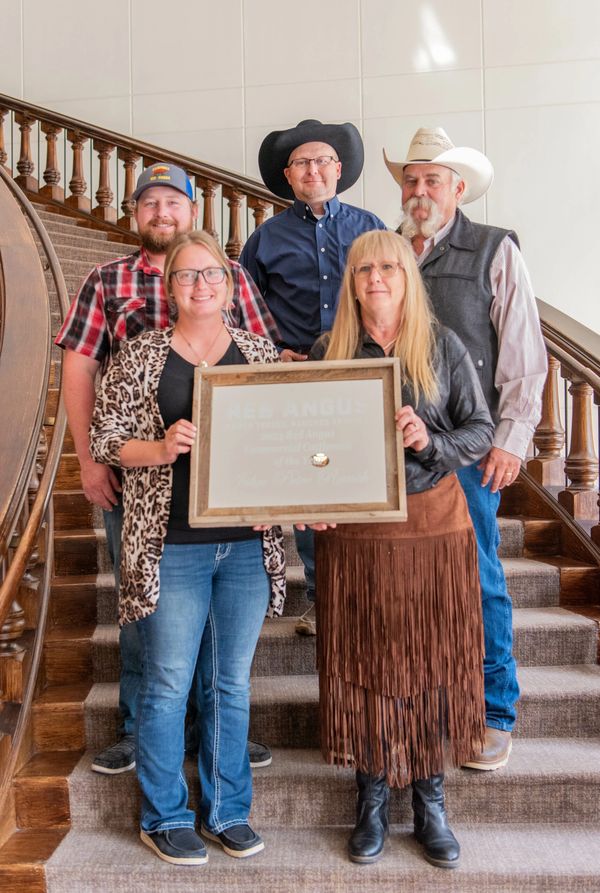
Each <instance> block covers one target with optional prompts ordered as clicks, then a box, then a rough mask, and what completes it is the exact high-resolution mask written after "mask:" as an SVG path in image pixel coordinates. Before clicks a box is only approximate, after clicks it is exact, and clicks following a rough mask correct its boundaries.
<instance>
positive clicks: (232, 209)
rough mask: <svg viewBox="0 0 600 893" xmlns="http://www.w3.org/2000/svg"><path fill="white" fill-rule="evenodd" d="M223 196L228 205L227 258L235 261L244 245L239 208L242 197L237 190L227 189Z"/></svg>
mask: <svg viewBox="0 0 600 893" xmlns="http://www.w3.org/2000/svg"><path fill="white" fill-rule="evenodd" d="M223 195H224V196H225V198H226V199H227V204H228V205H229V238H228V239H227V244H226V245H225V254H226V255H227V257H231V258H233V260H237V259H238V257H239V256H240V254H241V253H242V248H243V247H244V243H243V241H242V226H241V207H242V199H243V195H242V193H241V192H238V191H237V189H231V188H230V187H228V188H227V189H224V190H223Z"/></svg>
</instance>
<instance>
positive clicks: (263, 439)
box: [189, 357, 406, 527]
mask: <svg viewBox="0 0 600 893" xmlns="http://www.w3.org/2000/svg"><path fill="white" fill-rule="evenodd" d="M400 405H401V390H400V364H399V361H398V360H397V359H393V358H388V357H386V358H385V359H380V360H352V361H346V360H334V361H324V362H305V363H269V364H260V365H258V364H257V365H250V366H222V367H212V368H209V369H202V368H200V367H199V368H197V369H196V373H195V382H194V407H193V418H192V421H193V422H194V424H195V425H196V428H197V429H198V435H197V439H196V443H195V444H194V446H193V447H192V451H191V475H190V513H189V523H190V525H191V526H192V527H219V526H227V527H235V526H243V527H247V526H252V525H255V524H268V523H290V522H304V523H314V522H316V521H329V522H334V521H335V522H344V521H345V522H358V521H360V522H365V521H385V520H390V521H392V520H393V521H404V520H406V491H405V485H404V451H403V446H402V436H401V434H400V433H399V432H398V431H396V424H395V419H394V413H395V411H396V410H397V409H399V408H400Z"/></svg>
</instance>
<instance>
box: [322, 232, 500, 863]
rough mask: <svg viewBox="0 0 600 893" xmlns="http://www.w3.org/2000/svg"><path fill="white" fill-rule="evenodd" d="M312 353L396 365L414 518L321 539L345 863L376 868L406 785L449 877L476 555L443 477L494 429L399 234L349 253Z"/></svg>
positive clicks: (325, 734)
mask: <svg viewBox="0 0 600 893" xmlns="http://www.w3.org/2000/svg"><path fill="white" fill-rule="evenodd" d="M311 356H312V358H313V359H326V360H339V359H351V358H366V357H384V356H395V357H398V358H399V359H400V362H401V367H402V376H403V388H402V402H403V408H402V409H401V410H400V411H399V412H398V413H397V416H396V424H397V427H398V428H399V430H401V431H402V434H403V440H404V447H405V467H406V486H407V493H408V521H407V522H406V523H404V524H398V523H377V524H364V525H360V524H347V525H338V527H337V528H336V529H335V530H327V531H324V532H320V533H317V536H316V565H317V579H318V587H319V599H318V600H317V614H318V623H317V629H318V643H317V647H318V662H319V679H320V711H321V732H322V749H323V753H324V756H325V758H326V759H327V760H328V761H329V762H338V763H339V762H341V763H343V764H344V765H353V766H354V767H355V768H356V770H357V772H356V779H357V786H358V805H357V823H356V827H355V828H354V830H353V832H352V835H351V838H350V841H349V852H350V858H351V859H352V860H353V861H355V862H373V861H375V860H376V859H378V858H379V856H380V855H381V853H382V851H383V847H384V840H385V838H386V836H387V834H388V801H389V788H390V786H391V787H403V786H405V785H407V784H412V788H413V809H414V830H415V835H416V837H417V840H419V841H420V843H422V844H423V846H424V852H425V858H426V859H427V860H428V861H429V862H431V863H432V864H434V865H437V866H439V867H442V868H454V867H456V866H457V865H458V862H459V854H460V848H459V844H458V842H457V840H456V838H455V837H454V835H453V834H452V831H451V830H450V828H449V827H448V822H447V818H446V812H445V805H444V792H443V780H444V775H443V771H444V761H445V757H447V756H449V757H450V758H451V760H452V761H453V762H454V763H456V764H458V765H460V764H461V763H462V762H463V761H464V760H465V759H468V758H469V757H470V756H471V755H472V754H473V753H474V752H475V751H476V750H477V748H478V747H479V746H480V745H481V742H482V740H483V734H484V701H483V670H482V665H483V634H482V626H481V605H480V595H479V582H478V573H477V547H476V542H475V536H474V533H473V528H472V525H471V521H470V518H469V514H468V510H467V506H466V502H465V498H464V495H463V492H462V489H461V487H460V485H459V483H458V481H457V478H456V476H455V474H454V473H453V472H454V470H455V469H457V468H459V467H461V466H463V465H470V464H471V463H473V462H474V461H475V460H477V459H478V458H479V457H481V456H483V455H484V453H485V452H486V451H487V450H488V449H489V446H490V444H491V441H492V432H493V425H492V421H491V419H490V416H489V413H488V410H487V407H486V403H485V400H484V397H483V394H482V392H481V388H480V385H479V382H478V380H477V373H476V372H475V369H474V367H473V364H472V362H471V360H470V358H469V356H468V354H467V351H466V349H465V347H464V346H463V344H462V343H461V342H460V341H459V339H458V338H457V337H456V335H455V334H454V333H453V332H451V331H449V330H448V329H444V328H442V327H441V326H438V325H436V323H435V321H434V319H433V318H432V314H431V311H430V309H429V304H428V300H427V297H426V294H425V291H424V288H423V284H422V281H421V277H420V275H419V272H418V270H417V267H416V264H415V261H414V258H413V254H412V250H411V248H410V246H409V245H408V243H407V242H406V241H405V240H404V239H403V238H402V237H401V236H399V235H397V234H396V233H392V232H370V233H366V234H364V235H362V236H360V237H359V238H358V239H356V241H355V242H354V243H353V244H352V247H351V248H350V251H349V254H348V259H347V268H346V271H345V274H344V278H343V282H342V288H341V294H340V299H339V309H338V313H337V316H336V319H335V322H334V326H333V329H332V331H331V332H330V333H328V334H327V335H324V336H322V338H321V339H320V340H319V341H318V342H317V344H316V345H315V347H314V348H313V351H312V354H311Z"/></svg>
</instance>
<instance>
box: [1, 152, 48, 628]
mask: <svg viewBox="0 0 600 893" xmlns="http://www.w3.org/2000/svg"><path fill="white" fill-rule="evenodd" d="M0 177H1V180H0V190H1V192H0V208H1V212H0V219H1V220H2V228H1V230H0V262H1V265H2V280H3V285H2V293H3V294H2V302H3V306H2V318H3V339H2V345H1V351H0V376H1V379H2V389H1V392H0V418H1V419H2V424H1V425H0V455H2V466H1V468H0V561H2V560H3V559H4V558H5V555H6V548H7V545H8V542H9V538H10V537H11V535H12V533H13V531H14V528H15V523H16V519H17V516H18V514H19V512H20V511H21V506H22V504H23V500H24V498H25V494H26V492H27V487H28V484H29V479H30V476H31V468H32V465H33V462H34V461H35V455H36V452H37V448H38V441H39V433H40V429H41V425H42V414H43V409H44V406H43V403H42V402H41V400H40V398H41V397H42V395H44V397H45V394H46V391H47V387H48V373H49V367H50V308H49V306H48V305H47V302H46V306H44V302H43V301H42V302H41V301H40V295H43V294H46V283H45V281H44V274H43V271H42V266H41V263H40V259H39V254H38V251H37V248H36V246H35V242H34V241H33V237H32V235H31V232H30V230H29V227H28V226H27V223H26V221H25V218H24V216H23V213H22V211H21V208H20V206H19V204H18V203H17V201H16V200H15V195H16V192H17V190H18V187H17V186H16V184H15V183H14V181H12V180H11V179H10V177H8V176H7V174H6V172H5V171H4V170H3V169H2V168H0ZM11 193H12V195H11ZM25 358H26V359H27V362H26V363H23V360H24V359H25ZM1 607H2V605H1V603H0V618H1V616H2V615H1Z"/></svg>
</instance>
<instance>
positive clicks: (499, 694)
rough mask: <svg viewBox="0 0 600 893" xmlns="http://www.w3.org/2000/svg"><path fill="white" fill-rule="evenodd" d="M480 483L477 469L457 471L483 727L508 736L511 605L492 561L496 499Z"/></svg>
mask: <svg viewBox="0 0 600 893" xmlns="http://www.w3.org/2000/svg"><path fill="white" fill-rule="evenodd" d="M481 477H482V472H481V471H479V469H478V468H477V465H470V466H469V467H468V468H461V469H459V471H458V479H459V480H460V483H461V485H462V488H463V490H464V491H465V496H466V497H467V504H468V506H469V512H470V514H471V519H472V521H473V526H474V528H475V534H476V536H477V556H478V560H479V578H480V582H481V603H482V613H483V631H484V639H485V658H484V661H483V672H484V678H485V711H486V724H487V725H488V726H491V727H492V728H494V729H503V730H504V731H511V730H512V728H513V726H514V724H515V720H516V718H517V712H516V709H515V705H516V703H517V701H518V700H519V684H518V682H517V665H516V662H515V659H514V657H513V655H512V601H511V597H510V595H509V594H508V590H507V588H506V580H505V578H504V570H503V568H502V564H501V562H500V559H499V558H498V546H499V545H500V532H499V530H498V521H497V520H496V513H497V511H498V506H499V504H500V494H499V493H492V492H491V490H490V487H489V484H488V486H487V487H482V486H481Z"/></svg>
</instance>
